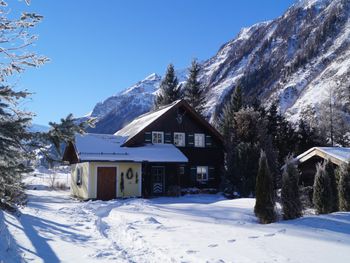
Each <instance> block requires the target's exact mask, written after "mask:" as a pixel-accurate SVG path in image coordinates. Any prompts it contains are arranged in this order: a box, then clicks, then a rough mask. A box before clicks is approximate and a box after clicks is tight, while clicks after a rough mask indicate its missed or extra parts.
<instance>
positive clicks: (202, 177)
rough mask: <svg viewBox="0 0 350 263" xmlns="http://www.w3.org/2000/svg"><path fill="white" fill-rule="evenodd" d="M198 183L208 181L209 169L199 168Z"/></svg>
mask: <svg viewBox="0 0 350 263" xmlns="http://www.w3.org/2000/svg"><path fill="white" fill-rule="evenodd" d="M197 181H200V182H202V181H208V167H206V166H197Z"/></svg>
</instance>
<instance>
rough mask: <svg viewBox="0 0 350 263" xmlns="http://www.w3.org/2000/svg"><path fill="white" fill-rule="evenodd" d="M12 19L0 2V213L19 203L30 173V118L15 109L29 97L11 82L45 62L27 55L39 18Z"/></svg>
mask: <svg viewBox="0 0 350 263" xmlns="http://www.w3.org/2000/svg"><path fill="white" fill-rule="evenodd" d="M16 15H17V14H12V13H11V12H10V8H9V7H8V5H7V3H6V1H1V2H0V20H1V26H0V34H1V43H0V53H1V64H0V81H1V83H0V138H1V139H0V209H1V208H12V209H13V208H14V206H15V205H16V204H18V203H20V202H21V201H22V200H23V197H24V194H23V185H22V183H21V179H22V175H23V174H24V173H26V172H28V171H29V170H30V168H29V167H28V166H27V163H28V160H29V159H30V157H31V153H30V152H29V151H27V143H28V142H29V141H30V140H31V134H30V133H29V132H28V128H29V126H30V123H31V118H32V114H30V113H27V112H25V111H23V110H21V109H20V108H19V107H18V104H19V102H21V101H22V100H24V99H25V98H26V97H27V96H28V95H29V93H28V92H26V91H18V90H16V91H15V90H14V88H13V86H12V85H11V84H12V82H11V80H12V79H13V78H12V77H14V76H16V75H18V74H20V73H22V72H23V71H24V70H25V69H26V68H28V67H37V66H39V65H42V64H44V63H45V62H46V61H47V58H45V57H41V56H38V55H37V54H35V53H34V52H33V51H32V50H30V52H29V48H30V47H31V46H32V44H33V43H34V42H35V40H36V39H37V38H36V37H35V36H33V35H32V34H31V32H30V31H31V30H32V28H34V27H35V26H36V25H37V24H38V23H39V22H40V21H41V20H42V16H39V15H37V14H34V13H22V14H21V15H20V16H19V17H18V18H16Z"/></svg>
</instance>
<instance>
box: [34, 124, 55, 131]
mask: <svg viewBox="0 0 350 263" xmlns="http://www.w3.org/2000/svg"><path fill="white" fill-rule="evenodd" d="M49 129H50V127H49V126H45V125H41V124H35V123H33V124H32V126H31V127H30V128H29V130H30V131H31V132H47V131H48V130H49Z"/></svg>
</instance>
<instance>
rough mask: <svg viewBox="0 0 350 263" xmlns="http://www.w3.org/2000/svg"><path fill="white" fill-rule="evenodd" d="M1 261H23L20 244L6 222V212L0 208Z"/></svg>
mask: <svg viewBox="0 0 350 263" xmlns="http://www.w3.org/2000/svg"><path fill="white" fill-rule="evenodd" d="M0 262H22V256H21V253H20V251H19V245H18V244H17V243H16V241H15V239H14V238H13V236H12V235H11V233H10V231H9V230H8V228H7V225H6V224H5V217H4V212H3V211H1V210H0Z"/></svg>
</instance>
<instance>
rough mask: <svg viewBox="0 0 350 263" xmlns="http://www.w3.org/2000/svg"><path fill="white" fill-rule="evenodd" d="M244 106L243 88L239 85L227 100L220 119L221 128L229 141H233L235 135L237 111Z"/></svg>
mask: <svg viewBox="0 0 350 263" xmlns="http://www.w3.org/2000/svg"><path fill="white" fill-rule="evenodd" d="M242 106H243V99H242V92H241V89H240V88H239V87H237V88H236V89H235V91H234V92H233V93H232V94H231V97H230V100H229V101H228V102H226V104H225V106H224V109H223V112H222V114H221V116H220V120H219V127H220V129H219V130H220V131H221V134H222V135H223V136H224V138H225V140H226V141H228V142H231V141H232V138H233V136H234V134H233V133H234V131H233V126H234V117H235V113H236V112H238V111H239V110H240V109H241V108H242Z"/></svg>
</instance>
